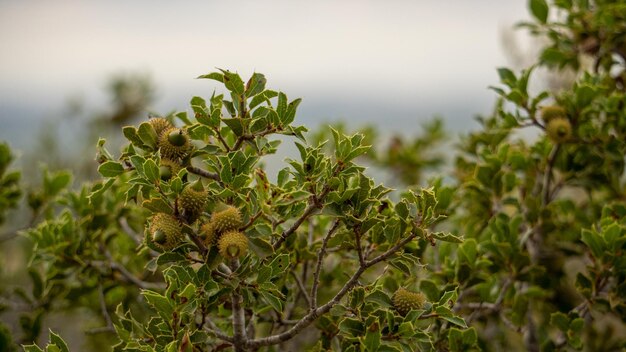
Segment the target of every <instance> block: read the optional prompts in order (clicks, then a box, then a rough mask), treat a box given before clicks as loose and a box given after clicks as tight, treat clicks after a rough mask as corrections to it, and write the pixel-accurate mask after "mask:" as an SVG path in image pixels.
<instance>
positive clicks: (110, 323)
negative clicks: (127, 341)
mask: <svg viewBox="0 0 626 352" xmlns="http://www.w3.org/2000/svg"><path fill="white" fill-rule="evenodd" d="M98 298H99V299H100V311H101V312H102V317H103V318H104V322H105V326H103V327H99V328H95V329H90V330H87V332H86V333H87V334H100V333H103V332H115V329H114V328H113V321H112V320H111V316H110V315H109V311H108V310H107V304H106V301H105V299H104V290H103V289H102V283H98Z"/></svg>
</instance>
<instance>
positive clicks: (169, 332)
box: [25, 0, 626, 351]
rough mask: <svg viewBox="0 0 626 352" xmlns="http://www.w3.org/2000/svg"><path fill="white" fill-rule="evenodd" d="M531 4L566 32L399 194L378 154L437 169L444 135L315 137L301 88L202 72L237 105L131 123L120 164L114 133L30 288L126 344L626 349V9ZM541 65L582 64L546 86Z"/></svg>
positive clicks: (66, 206) (49, 236) (551, 36)
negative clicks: (305, 117)
mask: <svg viewBox="0 0 626 352" xmlns="http://www.w3.org/2000/svg"><path fill="white" fill-rule="evenodd" d="M530 9H531V12H532V14H533V16H534V18H535V22H533V23H528V24H525V26H526V27H528V28H530V30H531V31H532V32H533V33H535V34H537V35H545V37H546V38H547V39H548V40H549V44H548V46H547V47H546V49H545V50H544V51H543V53H542V54H541V58H540V62H539V63H538V64H537V65H536V66H533V67H530V68H528V69H525V70H522V71H521V72H513V71H512V70H509V69H506V68H500V69H498V73H499V75H500V80H501V83H500V85H499V86H497V87H493V88H492V89H493V90H494V91H495V92H496V93H497V95H498V97H499V98H498V102H497V104H496V109H495V110H494V113H493V114H492V115H491V116H488V117H484V118H480V119H479V122H480V123H481V125H482V128H481V129H480V130H479V131H477V132H474V133H471V134H469V135H467V136H465V137H464V138H463V139H462V141H461V143H460V145H459V148H458V152H457V153H456V154H455V163H454V170H453V172H452V173H451V174H447V175H446V176H447V177H446V178H445V180H444V179H442V178H438V179H433V180H431V181H430V183H429V185H428V186H426V187H421V186H419V185H409V186H408V187H406V189H405V190H403V191H401V192H394V191H392V190H391V189H389V188H386V187H384V186H383V185H379V184H376V183H375V181H374V180H373V179H372V178H370V177H369V176H368V175H367V173H366V169H365V168H364V167H362V166H360V165H359V164H358V163H357V161H358V160H359V159H362V160H365V158H364V157H365V156H366V155H368V154H369V159H368V160H369V161H373V162H374V164H375V165H377V166H378V167H381V168H383V169H387V170H392V171H393V172H394V173H396V176H397V177H398V179H399V180H402V181H404V182H408V183H412V182H415V181H418V180H422V177H421V173H422V171H424V169H425V167H427V166H429V165H432V166H436V165H437V162H436V161H432V160H430V159H429V158H428V157H421V156H419V155H417V156H414V157H413V154H416V153H419V152H420V151H421V150H420V146H422V147H424V146H425V147H428V146H431V145H433V143H435V142H436V141H437V140H438V139H439V138H432V139H428V138H425V139H424V142H423V143H408V144H405V143H392V146H391V148H393V150H389V151H388V152H383V153H378V152H376V150H375V148H374V149H370V146H369V145H367V144H366V143H365V140H366V137H365V136H364V135H363V134H359V133H356V134H346V133H343V132H339V131H338V130H335V129H331V132H330V134H329V135H327V137H328V138H327V139H328V140H329V142H322V143H316V144H310V143H307V141H306V139H305V138H304V137H305V135H304V133H305V132H306V129H305V128H304V127H302V126H297V125H295V124H294V120H295V116H296V109H297V107H298V104H299V103H300V100H299V99H295V100H292V101H289V99H288V98H287V96H286V95H285V94H284V93H282V92H276V91H273V90H270V89H266V80H265V77H264V76H263V75H262V74H259V73H255V74H253V75H252V77H250V79H249V80H247V81H246V82H245V83H244V81H243V80H242V79H241V77H240V76H239V75H238V74H236V73H233V72H230V71H226V70H220V71H218V72H213V73H209V74H207V75H203V76H200V78H202V79H211V80H214V81H217V82H219V83H222V84H223V85H224V86H225V88H226V91H227V92H228V93H227V94H228V96H224V95H221V94H220V95H216V94H214V95H213V96H211V97H210V98H209V99H207V100H205V99H203V98H200V97H194V98H193V99H191V110H192V111H193V113H192V114H191V116H190V115H189V114H187V113H186V112H181V113H177V114H175V115H173V116H167V117H166V118H167V122H166V121H165V120H158V121H159V122H158V123H157V122H155V121H156V120H149V121H146V122H143V123H141V124H140V125H139V126H128V127H124V129H123V133H124V136H125V137H126V138H127V139H128V141H129V144H128V145H127V146H125V147H124V148H123V150H122V153H121V155H120V156H119V157H113V156H112V154H111V153H110V152H108V151H107V150H106V149H105V147H104V145H105V141H104V140H101V141H100V142H99V143H98V158H97V160H98V162H99V163H100V166H99V168H98V170H99V172H100V174H101V175H102V176H103V177H104V179H103V180H102V181H100V182H97V183H95V184H93V185H90V186H84V187H83V188H82V189H81V190H80V191H78V192H67V193H65V194H64V196H63V197H61V198H60V199H58V200H57V202H56V203H55V204H57V205H60V206H62V208H61V210H60V212H59V213H58V214H55V213H53V212H49V216H48V219H47V220H46V221H44V222H42V223H40V224H39V225H38V226H36V227H35V228H33V229H31V230H29V232H28V236H29V237H30V238H31V239H32V241H33V242H34V243H35V251H34V257H33V260H32V264H33V268H34V269H36V270H32V271H31V273H32V274H31V276H32V277H33V282H34V283H35V285H34V286H33V292H32V293H31V295H30V297H29V299H31V300H32V301H33V302H37V303H36V304H37V306H41V307H45V309H44V310H43V311H44V312H45V311H46V309H51V308H52V307H55V308H58V307H63V305H64V304H65V305H66V306H67V305H70V304H72V305H81V306H84V307H86V308H89V309H91V310H93V311H94V312H98V314H101V315H102V317H103V322H104V326H103V327H102V328H100V329H97V331H96V332H101V333H112V334H115V336H116V337H117V342H116V345H115V346H114V347H113V349H114V350H115V351H122V350H131V351H205V350H220V349H226V348H232V349H233V350H235V351H248V350H277V349H281V348H287V346H292V347H291V348H292V349H295V348H297V349H299V350H303V349H305V348H306V349H308V350H310V351H321V350H328V349H332V350H344V351H357V350H358V351H361V350H367V351H411V350H450V351H468V350H479V349H485V350H522V349H525V350H530V351H539V350H560V349H565V350H567V349H581V348H583V347H584V348H585V349H586V350H597V351H600V350H618V349H620V348H624V347H625V346H626V345H625V341H626V339H625V336H626V332H625V330H626V329H625V325H624V323H625V322H626V302H625V297H626V284H625V283H626V259H624V258H626V257H625V256H624V255H623V253H624V250H625V249H626V204H625V202H624V199H625V195H624V192H625V190H626V188H625V186H626V185H625V178H624V164H625V159H624V155H626V110H625V105H626V95H625V87H624V77H625V75H626V74H625V73H624V72H625V71H624V59H625V57H626V53H625V52H624V47H625V43H626V38H625V37H624V33H625V32H626V30H625V28H624V27H625V23H626V21H625V20H626V19H625V18H624V17H626V4H624V3H623V2H614V1H610V2H609V1H595V2H588V1H578V0H576V1H562V0H557V1H555V2H554V6H552V7H550V6H548V4H547V3H546V2H545V1H543V0H531V1H530ZM550 11H556V12H558V13H557V14H556V15H555V16H552V17H551V16H549V12H550ZM552 18H555V20H552ZM584 55H587V56H590V57H591V59H592V60H591V61H592V62H593V63H592V65H591V67H589V68H587V67H585V66H584V60H581V59H580V57H581V56H584ZM537 66H548V67H552V68H554V67H556V68H562V67H570V68H574V69H577V70H580V76H579V78H578V79H577V81H576V82H575V83H573V85H572V86H571V87H569V88H567V89H565V90H563V91H559V92H548V91H541V92H538V93H533V92H531V91H530V90H529V89H528V87H529V81H530V79H531V75H533V72H534V69H535V67H537ZM533 77H537V76H533ZM170 124H171V125H173V126H174V127H172V126H170ZM157 126H158V128H157ZM438 126H439V125H438V124H436V123H435V124H434V125H431V130H432V131H435V132H437V133H438V134H439V133H440V126H439V127H438ZM522 129H533V130H534V131H535V132H536V135H535V136H534V137H533V138H522V137H521V134H520V133H518V132H519V131H520V130H522ZM276 135H285V136H289V137H290V138H293V139H295V140H296V142H295V145H296V147H297V149H298V151H299V158H298V159H297V160H288V161H287V164H288V166H286V167H285V168H283V169H281V170H280V171H278V173H277V175H276V177H275V179H274V178H271V177H268V176H267V175H266V173H265V171H264V169H263V166H262V160H263V158H265V157H266V156H267V155H269V154H273V153H275V152H276V150H277V148H278V147H279V144H280V142H281V140H282V139H276ZM323 136H324V134H322V137H321V140H324V137H323ZM283 139H284V138H283ZM399 156H402V158H399ZM401 160H405V161H404V162H403V161H401ZM407 163H410V164H412V165H414V167H413V168H407V167H402V166H401V165H405V164H407ZM444 181H445V182H444ZM113 307H116V308H115V314H114V315H113V316H112V315H111V312H112V311H113ZM31 325H32V324H31ZM25 326H26V328H28V327H29V325H28V324H26V325H25ZM31 328H33V327H32V326H31ZM50 339H51V342H50V345H49V347H48V350H49V351H56V350H67V347H66V346H65V343H64V342H63V341H62V340H61V339H60V337H59V336H58V335H55V334H53V333H51V334H50ZM294 340H295V341H297V342H293V341H294ZM290 343H292V345H289V344H290ZM296 344H297V345H296ZM50 346H54V347H50ZM293 346H298V347H293ZM303 346H305V347H303ZM25 348H26V350H28V351H40V349H39V348H38V347H36V346H35V345H31V346H26V347H25Z"/></svg>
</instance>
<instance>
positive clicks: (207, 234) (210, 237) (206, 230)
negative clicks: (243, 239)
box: [200, 222, 219, 247]
mask: <svg viewBox="0 0 626 352" xmlns="http://www.w3.org/2000/svg"><path fill="white" fill-rule="evenodd" d="M200 236H201V237H202V239H203V240H204V244H206V246H207V247H211V246H215V245H216V244H217V240H218V239H219V236H218V233H217V231H215V226H213V223H212V222H207V223H205V224H204V225H202V226H201V227H200Z"/></svg>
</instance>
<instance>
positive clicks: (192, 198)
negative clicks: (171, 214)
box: [180, 180, 209, 221]
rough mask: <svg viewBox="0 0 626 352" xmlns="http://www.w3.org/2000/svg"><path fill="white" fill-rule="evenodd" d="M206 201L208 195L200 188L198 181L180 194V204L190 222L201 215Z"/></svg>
mask: <svg viewBox="0 0 626 352" xmlns="http://www.w3.org/2000/svg"><path fill="white" fill-rule="evenodd" d="M208 200H209V194H208V193H207V191H206V190H205V189H204V187H203V186H202V182H201V181H200V180H198V181H196V182H195V183H194V184H193V185H188V186H187V187H185V188H184V189H183V191H182V192H181V194H180V203H181V205H182V207H183V209H184V210H185V214H186V215H187V216H188V217H189V218H190V220H192V221H194V220H195V219H197V218H198V216H199V215H200V214H202V211H203V210H204V207H205V206H206V203H207V201H208Z"/></svg>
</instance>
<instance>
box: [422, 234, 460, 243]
mask: <svg viewBox="0 0 626 352" xmlns="http://www.w3.org/2000/svg"><path fill="white" fill-rule="evenodd" d="M430 235H431V236H432V237H433V238H434V239H436V240H439V241H444V242H452V243H463V239H462V238H461V237H459V236H455V235H453V234H451V233H448V232H433V233H431V234H430Z"/></svg>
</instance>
